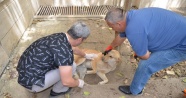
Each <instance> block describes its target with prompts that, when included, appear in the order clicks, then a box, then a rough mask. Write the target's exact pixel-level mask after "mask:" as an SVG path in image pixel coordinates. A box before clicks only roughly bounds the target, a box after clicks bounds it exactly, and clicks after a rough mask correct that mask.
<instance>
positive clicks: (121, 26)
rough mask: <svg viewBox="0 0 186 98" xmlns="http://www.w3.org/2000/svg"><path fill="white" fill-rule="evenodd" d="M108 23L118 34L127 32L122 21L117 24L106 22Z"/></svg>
mask: <svg viewBox="0 0 186 98" xmlns="http://www.w3.org/2000/svg"><path fill="white" fill-rule="evenodd" d="M106 22H107V25H108V26H109V27H110V28H112V29H113V30H114V31H117V32H124V31H125V25H124V23H123V22H122V21H120V22H117V23H115V24H113V23H110V22H108V21H106Z"/></svg>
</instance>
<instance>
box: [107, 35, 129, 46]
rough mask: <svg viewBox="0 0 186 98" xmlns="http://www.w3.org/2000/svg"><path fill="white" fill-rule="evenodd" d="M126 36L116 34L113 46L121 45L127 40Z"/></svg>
mask: <svg viewBox="0 0 186 98" xmlns="http://www.w3.org/2000/svg"><path fill="white" fill-rule="evenodd" d="M125 39H126V37H120V35H119V34H118V36H116V38H115V39H114V40H113V41H112V43H111V44H110V45H111V46H112V47H113V48H115V47H117V46H119V45H121V44H122V43H123V42H124V41H125Z"/></svg>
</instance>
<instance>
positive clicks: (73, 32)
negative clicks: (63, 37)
mask: <svg viewBox="0 0 186 98" xmlns="http://www.w3.org/2000/svg"><path fill="white" fill-rule="evenodd" d="M67 33H68V34H69V35H70V36H71V37H72V38H73V39H77V38H83V39H86V38H87V37H88V36H89V35H90V30H89V28H88V26H87V25H86V24H85V23H83V22H81V21H79V22H76V23H75V24H74V25H72V26H71V28H70V29H69V30H68V31H67Z"/></svg>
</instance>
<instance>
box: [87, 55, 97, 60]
mask: <svg viewBox="0 0 186 98" xmlns="http://www.w3.org/2000/svg"><path fill="white" fill-rule="evenodd" d="M95 57H97V54H85V58H86V59H89V60H93V59H94V58H95Z"/></svg>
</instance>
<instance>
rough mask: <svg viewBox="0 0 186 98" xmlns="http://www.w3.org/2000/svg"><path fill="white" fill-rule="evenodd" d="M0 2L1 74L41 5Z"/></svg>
mask: <svg viewBox="0 0 186 98" xmlns="http://www.w3.org/2000/svg"><path fill="white" fill-rule="evenodd" d="M1 1H2V2H0V58H1V59H0V74H1V73H2V71H3V70H4V67H5V65H6V64H7V63H8V62H9V59H10V57H11V53H12V52H13V50H14V48H15V47H16V45H17V43H18V42H19V40H20V38H21V37H22V35H23V33H24V31H25V30H26V28H27V27H28V26H29V25H30V24H31V23H32V20H33V16H34V13H35V12H36V11H37V9H38V7H39V5H38V2H37V0H4V1H3V0H1Z"/></svg>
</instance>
